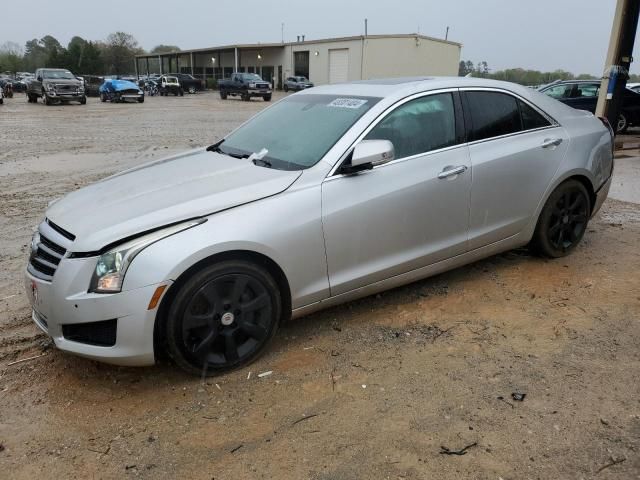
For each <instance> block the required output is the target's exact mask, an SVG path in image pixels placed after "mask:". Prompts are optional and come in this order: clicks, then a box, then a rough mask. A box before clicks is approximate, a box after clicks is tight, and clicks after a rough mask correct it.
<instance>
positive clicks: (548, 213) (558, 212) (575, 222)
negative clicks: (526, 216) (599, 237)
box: [532, 180, 591, 258]
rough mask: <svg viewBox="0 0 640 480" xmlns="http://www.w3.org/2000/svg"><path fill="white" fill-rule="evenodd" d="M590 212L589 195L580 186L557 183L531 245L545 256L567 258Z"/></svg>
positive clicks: (578, 238)
mask: <svg viewBox="0 0 640 480" xmlns="http://www.w3.org/2000/svg"><path fill="white" fill-rule="evenodd" d="M590 213H591V205H590V200H589V194H588V192H587V190H586V188H585V187H584V185H583V184H582V183H580V182H579V181H577V180H569V181H567V182H565V183H563V184H561V185H560V186H559V187H558V188H557V189H556V190H555V191H554V192H553V193H552V194H551V196H550V197H549V199H548V200H547V203H546V204H545V206H544V208H543V210H542V213H541V214H540V218H539V220H538V225H537V226H536V231H535V233H534V237H533V241H532V244H533V246H534V247H535V249H536V250H537V251H538V252H540V253H542V254H543V255H545V256H548V257H552V258H558V257H563V256H565V255H568V254H569V253H570V252H571V251H572V250H573V249H575V248H576V246H577V245H578V243H580V241H581V240H582V237H583V236H584V233H585V231H586V229H587V223H588V222H589V217H590Z"/></svg>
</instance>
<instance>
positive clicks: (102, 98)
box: [100, 93, 107, 102]
mask: <svg viewBox="0 0 640 480" xmlns="http://www.w3.org/2000/svg"><path fill="white" fill-rule="evenodd" d="M100 101H101V102H106V101H107V96H106V95H105V94H104V93H101V94H100Z"/></svg>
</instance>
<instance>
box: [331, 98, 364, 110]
mask: <svg viewBox="0 0 640 480" xmlns="http://www.w3.org/2000/svg"><path fill="white" fill-rule="evenodd" d="M365 103H367V101H366V100H362V99H360V98H336V99H335V100H334V101H332V102H331V103H330V104H329V105H328V106H329V107H338V108H360V107H361V106H362V105H364V104H365Z"/></svg>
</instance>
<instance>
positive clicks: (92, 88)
mask: <svg viewBox="0 0 640 480" xmlns="http://www.w3.org/2000/svg"><path fill="white" fill-rule="evenodd" d="M82 79H83V81H84V92H85V95H86V96H87V97H99V96H100V85H102V84H103V83H104V78H103V77H98V76H96V75H84V76H83V77H82Z"/></svg>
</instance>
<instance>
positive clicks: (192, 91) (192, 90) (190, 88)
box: [187, 85, 196, 95]
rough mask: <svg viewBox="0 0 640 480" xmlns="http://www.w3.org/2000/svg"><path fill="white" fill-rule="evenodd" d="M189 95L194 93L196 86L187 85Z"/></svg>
mask: <svg viewBox="0 0 640 480" xmlns="http://www.w3.org/2000/svg"><path fill="white" fill-rule="evenodd" d="M187 91H188V92H189V93H190V94H191V95H193V94H194V93H196V87H194V86H193V85H192V86H190V87H189V90H187Z"/></svg>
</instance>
